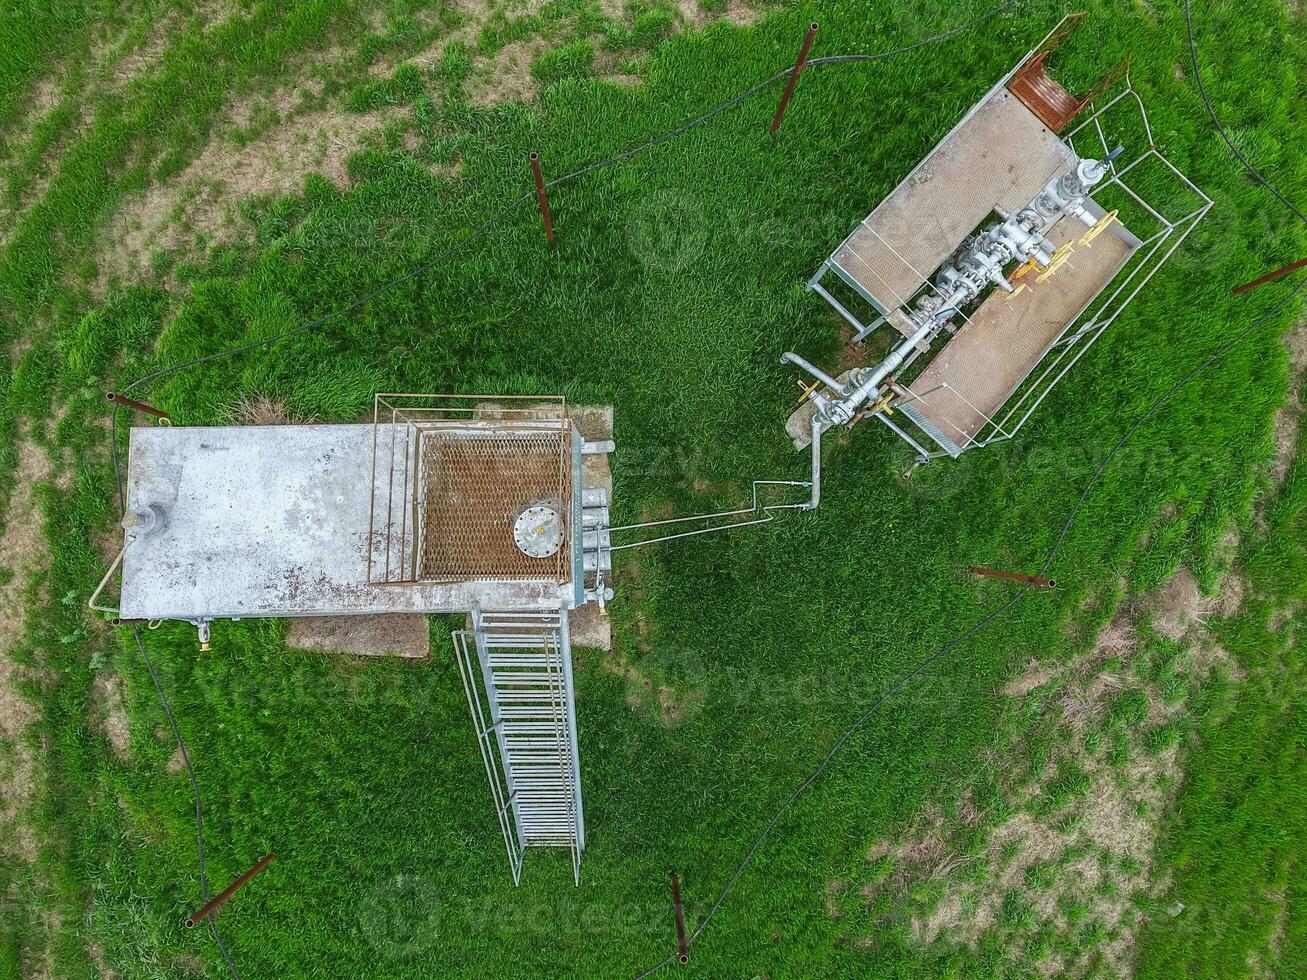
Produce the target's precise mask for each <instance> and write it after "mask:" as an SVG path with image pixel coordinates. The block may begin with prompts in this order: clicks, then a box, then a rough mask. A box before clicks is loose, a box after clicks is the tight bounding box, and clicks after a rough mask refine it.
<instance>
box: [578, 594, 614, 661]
mask: <svg viewBox="0 0 1307 980" xmlns="http://www.w3.org/2000/svg"><path fill="white" fill-rule="evenodd" d="M567 622H568V629H569V630H570V632H571V634H572V646H574V647H589V648H591V649H593V650H604V651H609V650H612V648H613V621H612V619H611V618H609V617H608V616H605V615H603V614H602V613H601V612H600V611H599V603H597V602H587V603H586V604H585V605H584V606H582V607H581V608H580V609H575V610H573V611H572V612H571V614H570V615H569V616H568V619H567Z"/></svg>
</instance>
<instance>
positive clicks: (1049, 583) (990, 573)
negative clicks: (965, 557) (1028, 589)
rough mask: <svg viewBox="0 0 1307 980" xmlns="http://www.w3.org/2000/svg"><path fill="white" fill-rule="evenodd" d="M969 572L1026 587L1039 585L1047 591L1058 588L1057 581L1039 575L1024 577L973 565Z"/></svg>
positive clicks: (1016, 573)
mask: <svg viewBox="0 0 1307 980" xmlns="http://www.w3.org/2000/svg"><path fill="white" fill-rule="evenodd" d="M967 571H969V572H971V574H972V575H983V576H984V577H986V578H1001V579H1007V580H1008V581H1009V582H1023V583H1025V584H1026V585H1038V586H1040V587H1042V588H1045V589H1053V588H1056V587H1057V579H1052V578H1040V577H1039V576H1038V575H1022V574H1021V573H1019V572H1004V571H1000V570H999V569H997V568H986V567H985V566H983V565H972V566H971V567H970V568H969V569H967Z"/></svg>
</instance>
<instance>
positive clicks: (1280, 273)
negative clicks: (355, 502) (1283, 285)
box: [1230, 259, 1307, 296]
mask: <svg viewBox="0 0 1307 980" xmlns="http://www.w3.org/2000/svg"><path fill="white" fill-rule="evenodd" d="M1304 266H1307V259H1299V260H1298V261H1297V262H1290V263H1289V264H1288V265H1286V266H1283V267H1281V268H1279V269H1276V270H1275V271H1274V272H1268V273H1266V275H1264V276H1262V277H1261V278H1259V279H1254V280H1253V281H1252V282H1246V283H1244V284H1243V285H1242V286H1235V287H1234V289H1232V290H1230V295H1231V296H1238V295H1239V294H1240V293H1246V292H1248V290H1250V289H1256V288H1257V287H1258V286H1265V285H1266V284H1267V283H1268V282H1275V280H1277V279H1283V278H1284V277H1285V276H1287V275H1288V274H1289V273H1291V272H1297V271H1298V270H1299V269H1301V268H1303V267H1304Z"/></svg>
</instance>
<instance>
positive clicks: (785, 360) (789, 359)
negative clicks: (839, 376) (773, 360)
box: [781, 351, 849, 395]
mask: <svg viewBox="0 0 1307 980" xmlns="http://www.w3.org/2000/svg"><path fill="white" fill-rule="evenodd" d="M781 363H782V364H797V365H798V366H799V367H801V368H803V370H805V371H807V372H808V373H809V374H811V375H812V376H813V377H814V378H816V379H817V380H818V381H820V382H821V383H822V384H824V385H825V386H826V387H827V388H830V389H831V390H832V391H837V392H839V393H840V394H841V395H847V394H849V386H848V385H846V384H841V383H840V382H839V381H836V380H835V379H834V378H832V377H831V376H830V375H829V374H827V373H826V372H825V371H823V370H822V369H821V368H819V367H817V366H816V365H814V364H812V363H810V362H809V361H808V360H806V359H805V358H802V357H800V356H799V355H798V354H795V353H793V352H792V351H786V352H785V353H784V354H782V355H781Z"/></svg>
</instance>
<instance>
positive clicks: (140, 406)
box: [104, 391, 172, 422]
mask: <svg viewBox="0 0 1307 980" xmlns="http://www.w3.org/2000/svg"><path fill="white" fill-rule="evenodd" d="M104 397H105V401H110V402H113V403H114V404H115V405H122V406H123V407H124V408H134V409H136V411H138V412H144V413H145V414H146V415H153V416H154V417H155V418H156V419H164V420H165V421H168V422H171V421H172V416H171V415H169V414H168V413H167V412H165V411H162V410H161V409H157V408H155V407H154V406H153V405H147V404H145V402H138V401H136V400H135V399H134V398H128V397H127V396H126V395H120V394H118V392H116V391H107V392H105V394H104Z"/></svg>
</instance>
